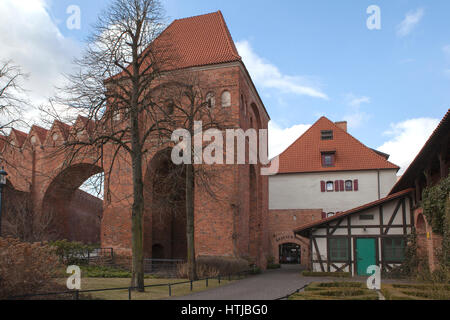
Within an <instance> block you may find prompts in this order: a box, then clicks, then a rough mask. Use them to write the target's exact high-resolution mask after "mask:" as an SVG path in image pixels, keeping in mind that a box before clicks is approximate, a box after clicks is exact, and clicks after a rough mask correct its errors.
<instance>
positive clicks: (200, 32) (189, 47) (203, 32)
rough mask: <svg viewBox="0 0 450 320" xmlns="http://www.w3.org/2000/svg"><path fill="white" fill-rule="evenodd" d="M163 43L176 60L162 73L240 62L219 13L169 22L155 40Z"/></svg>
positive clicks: (157, 43)
mask: <svg viewBox="0 0 450 320" xmlns="http://www.w3.org/2000/svg"><path fill="white" fill-rule="evenodd" d="M167 43H170V52H171V53H173V57H174V58H175V59H176V61H173V62H172V61H171V63H170V66H167V67H166V68H165V70H164V71H168V70H174V69H183V68H188V67H195V66H204V65H211V64H218V63H225V62H232V61H240V60H241V57H240V56H239V54H238V52H237V49H236V47H235V45H234V42H233V39H232V38H231V34H230V32H229V30H228V27H227V25H226V23H225V20H224V18H223V16H222V13H221V12H220V11H217V12H213V13H209V14H204V15H200V16H195V17H190V18H184V19H178V20H175V21H173V22H172V23H171V24H170V25H169V26H168V27H167V28H166V29H165V30H164V31H163V32H162V33H161V35H160V36H159V37H158V38H157V39H156V40H155V44H156V45H157V46H158V45H160V44H163V45H166V44H167Z"/></svg>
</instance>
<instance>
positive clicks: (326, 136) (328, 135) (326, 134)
mask: <svg viewBox="0 0 450 320" xmlns="http://www.w3.org/2000/svg"><path fill="white" fill-rule="evenodd" d="M321 137H322V140H333V131H332V130H323V131H322V132H321Z"/></svg>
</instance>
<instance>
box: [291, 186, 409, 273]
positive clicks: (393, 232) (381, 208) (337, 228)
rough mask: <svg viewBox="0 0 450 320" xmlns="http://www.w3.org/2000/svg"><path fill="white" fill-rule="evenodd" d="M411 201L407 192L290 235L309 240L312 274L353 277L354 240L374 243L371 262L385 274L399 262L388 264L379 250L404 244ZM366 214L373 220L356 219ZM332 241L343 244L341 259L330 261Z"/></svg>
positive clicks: (355, 251) (389, 262)
mask: <svg viewBox="0 0 450 320" xmlns="http://www.w3.org/2000/svg"><path fill="white" fill-rule="evenodd" d="M413 197H414V190H413V189H408V190H405V191H403V192H399V193H397V194H394V195H392V196H389V197H386V198H384V199H381V200H378V201H375V202H372V203H369V204H367V205H365V206H362V207H358V208H355V209H352V210H349V211H347V212H343V213H340V214H338V215H336V216H334V217H330V218H327V219H323V220H321V221H317V222H315V223H311V224H308V225H305V226H303V227H301V228H299V229H296V230H294V233H295V234H298V235H301V236H303V237H306V238H309V239H310V250H311V255H310V256H311V265H312V269H313V270H314V271H322V272H324V271H327V272H343V271H346V272H352V273H353V274H357V272H358V252H357V250H356V247H357V246H356V243H357V240H358V239H374V240H375V258H374V261H375V263H376V265H379V266H381V268H382V269H383V270H385V271H389V270H391V269H393V268H394V267H395V266H396V265H398V264H401V262H402V261H392V260H388V259H387V258H386V257H385V252H384V251H385V250H384V249H383V248H384V247H385V242H386V241H387V239H403V240H404V241H405V242H404V243H406V241H407V236H408V234H410V233H411V232H412V230H413V227H414V219H413V206H412V204H413ZM408 211H409V214H408ZM368 213H370V215H373V216H374V218H373V220H370V221H367V220H365V219H361V218H360V216H361V214H366V215H367V214H368ZM332 239H345V240H347V242H346V246H347V248H346V250H347V255H346V257H345V258H342V259H332V255H331V250H330V240H332ZM341 243H342V241H341ZM344 243H345V242H344Z"/></svg>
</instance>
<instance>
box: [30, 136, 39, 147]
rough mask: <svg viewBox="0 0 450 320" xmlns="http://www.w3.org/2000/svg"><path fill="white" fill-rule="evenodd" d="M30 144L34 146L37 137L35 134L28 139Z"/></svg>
mask: <svg viewBox="0 0 450 320" xmlns="http://www.w3.org/2000/svg"><path fill="white" fill-rule="evenodd" d="M30 142H31V144H32V145H33V146H34V145H35V144H36V143H37V138H36V136H32V137H31V139H30Z"/></svg>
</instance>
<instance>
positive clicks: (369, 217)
mask: <svg viewBox="0 0 450 320" xmlns="http://www.w3.org/2000/svg"><path fill="white" fill-rule="evenodd" d="M373 219H375V218H374V216H373V214H361V215H360V216H359V220H373Z"/></svg>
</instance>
